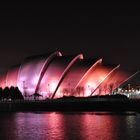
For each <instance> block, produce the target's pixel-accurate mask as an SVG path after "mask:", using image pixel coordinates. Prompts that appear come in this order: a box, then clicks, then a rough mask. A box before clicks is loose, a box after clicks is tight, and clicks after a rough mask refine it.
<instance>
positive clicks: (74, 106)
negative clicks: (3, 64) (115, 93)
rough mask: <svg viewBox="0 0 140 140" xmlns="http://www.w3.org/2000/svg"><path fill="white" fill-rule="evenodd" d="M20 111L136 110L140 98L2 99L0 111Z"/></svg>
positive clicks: (139, 107) (139, 105) (138, 110)
mask: <svg viewBox="0 0 140 140" xmlns="http://www.w3.org/2000/svg"><path fill="white" fill-rule="evenodd" d="M18 111H114V112H116V111H136V112H140V99H137V100H136V99H135V100H134V99H133V100H132V99H131V100H130V99H127V100H122V99H117V100H115V99H111V100H108V99H57V100H46V101H24V100H23V101H1V102H0V112H18Z"/></svg>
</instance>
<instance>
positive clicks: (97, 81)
mask: <svg viewBox="0 0 140 140" xmlns="http://www.w3.org/2000/svg"><path fill="white" fill-rule="evenodd" d="M129 77H130V74H128V73H124V72H123V71H122V70H121V68H120V65H116V66H109V65H104V64H103V63H102V59H99V60H92V59H84V57H83V55H82V54H78V55H76V56H63V55H62V54H61V52H54V53H51V54H46V55H38V56H32V57H29V58H26V59H25V60H24V61H23V62H22V63H21V65H19V66H15V67H12V68H10V69H9V71H8V72H7V73H5V74H3V75H1V76H0V87H2V88H5V87H11V86H14V87H16V86H17V87H18V88H19V89H20V91H21V92H22V94H23V95H24V96H26V97H30V96H31V95H33V94H34V93H39V94H40V95H42V99H46V98H59V97H62V96H76V97H87V96H94V95H106V94H109V93H111V92H112V91H113V90H115V89H116V88H117V87H119V86H120V85H121V84H122V83H123V82H124V81H126V80H127V79H129Z"/></svg>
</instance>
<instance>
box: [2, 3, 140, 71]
mask: <svg viewBox="0 0 140 140" xmlns="http://www.w3.org/2000/svg"><path fill="white" fill-rule="evenodd" d="M56 50H60V51H61V52H62V53H63V54H66V55H68V54H78V53H83V54H84V56H85V57H86V58H104V62H105V63H110V64H121V65H122V67H123V68H125V69H126V70H130V71H134V72H135V71H137V70H138V69H140V5H136V4H126V3H125V4H122V3H112V4H109V3H94V4H90V3H88V4H85V3H81V4H79V3H78V4H76V3H75V4H74V3H73V4H72V3H69V4H66V3H62V4H61V3H55V4H53V3H51V4H45V3H42V4H38V3H34V4H33V3H32V4H29V3H28V4H19V3H18V4H14V3H12V4H1V5H0V72H3V71H5V70H6V69H8V67H10V66H11V65H15V64H18V63H20V62H21V61H22V60H23V59H24V58H25V57H27V56H30V55H35V54H43V53H47V52H48V53H49V52H53V51H56Z"/></svg>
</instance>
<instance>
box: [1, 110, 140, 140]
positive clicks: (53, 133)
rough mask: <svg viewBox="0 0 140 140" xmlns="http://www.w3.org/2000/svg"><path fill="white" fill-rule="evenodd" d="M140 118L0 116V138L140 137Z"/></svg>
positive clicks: (54, 114) (96, 139) (82, 139)
mask: <svg viewBox="0 0 140 140" xmlns="http://www.w3.org/2000/svg"><path fill="white" fill-rule="evenodd" d="M139 122H140V115H119V114H117V115H112V114H109V113H95V112H94V113H88V112H87V113H57V112H50V113H40V112H38V113H13V114H5V115H0V124H1V125H0V132H1V133H0V139H6V140H8V139H12V140H22V139H28V140H39V139H42V140H69V139H70V140H75V139H76V140H78V139H80V140H93V139H94V140H100V139H105V140H118V139H123V140H124V139H127V140H129V139H136V138H138V137H140V133H139V130H140V123H139Z"/></svg>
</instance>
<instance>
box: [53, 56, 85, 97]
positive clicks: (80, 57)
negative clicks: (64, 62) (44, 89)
mask: <svg viewBox="0 0 140 140" xmlns="http://www.w3.org/2000/svg"><path fill="white" fill-rule="evenodd" d="M78 59H83V54H79V55H77V56H76V57H74V58H73V59H72V60H71V62H70V63H69V64H68V66H67V67H66V68H65V70H64V72H63V73H62V75H61V77H60V79H59V82H58V85H57V87H56V89H55V91H54V93H53V95H52V97H51V98H52V99H53V98H54V96H55V94H56V93H57V90H58V88H59V86H60V85H61V83H62V81H63V79H64V78H65V75H66V74H67V72H68V71H69V69H70V68H71V67H72V66H73V64H74V63H75V62H76V61H77V60H78Z"/></svg>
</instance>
